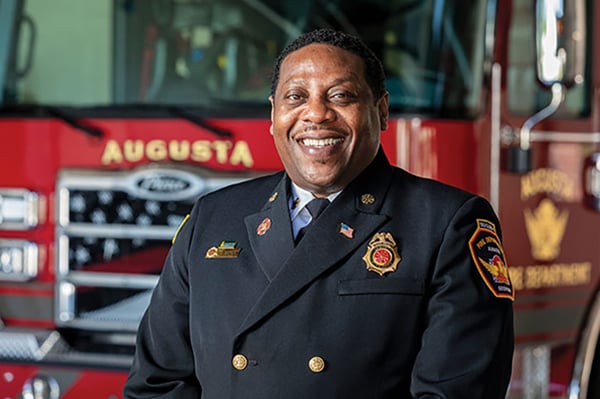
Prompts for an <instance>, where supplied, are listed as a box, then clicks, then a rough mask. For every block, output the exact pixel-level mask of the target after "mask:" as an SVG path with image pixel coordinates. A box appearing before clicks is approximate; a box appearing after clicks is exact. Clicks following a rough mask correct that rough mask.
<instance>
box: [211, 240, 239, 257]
mask: <svg viewBox="0 0 600 399" xmlns="http://www.w3.org/2000/svg"><path fill="white" fill-rule="evenodd" d="M241 250H242V249H241V248H237V243H236V242H235V241H221V244H220V245H219V247H211V248H209V249H208V251H206V255H205V257H206V258H207V259H215V258H237V257H238V255H239V254H240V251H241Z"/></svg>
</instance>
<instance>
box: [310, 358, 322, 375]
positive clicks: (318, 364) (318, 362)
mask: <svg viewBox="0 0 600 399" xmlns="http://www.w3.org/2000/svg"><path fill="white" fill-rule="evenodd" d="M308 368H309V369H310V371H312V372H313V373H320V372H321V371H323V370H324V369H325V360H323V358H322V357H321V356H315V357H312V358H310V360H309V361H308Z"/></svg>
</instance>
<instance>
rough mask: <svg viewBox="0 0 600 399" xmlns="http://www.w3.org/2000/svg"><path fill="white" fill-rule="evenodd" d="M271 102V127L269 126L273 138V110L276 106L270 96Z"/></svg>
mask: <svg viewBox="0 0 600 399" xmlns="http://www.w3.org/2000/svg"><path fill="white" fill-rule="evenodd" d="M269 102H270V103H271V126H269V133H271V136H272V135H273V109H274V108H275V104H273V96H269Z"/></svg>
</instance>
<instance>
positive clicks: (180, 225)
mask: <svg viewBox="0 0 600 399" xmlns="http://www.w3.org/2000/svg"><path fill="white" fill-rule="evenodd" d="M189 218H190V214H189V213H188V214H187V215H185V217H184V218H183V220H182V221H181V223H180V224H179V227H177V230H176V231H175V234H174V235H173V238H172V239H171V244H175V240H176V239H177V234H179V230H181V228H182V227H183V225H184V224H185V222H187V221H188V219H189Z"/></svg>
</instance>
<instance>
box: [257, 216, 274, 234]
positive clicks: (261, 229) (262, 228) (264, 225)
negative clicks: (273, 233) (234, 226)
mask: <svg viewBox="0 0 600 399" xmlns="http://www.w3.org/2000/svg"><path fill="white" fill-rule="evenodd" d="M270 228H271V219H269V218H264V219H263V221H262V222H261V223H260V224H259V225H258V227H257V228H256V234H258V235H259V236H264V235H265V233H266V232H267V231H268V230H269V229H270Z"/></svg>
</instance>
